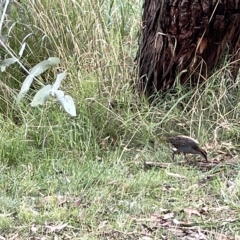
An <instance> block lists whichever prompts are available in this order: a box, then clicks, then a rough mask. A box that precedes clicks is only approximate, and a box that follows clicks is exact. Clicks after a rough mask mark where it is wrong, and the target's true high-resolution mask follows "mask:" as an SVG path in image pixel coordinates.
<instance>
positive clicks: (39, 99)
mask: <svg viewBox="0 0 240 240" xmlns="http://www.w3.org/2000/svg"><path fill="white" fill-rule="evenodd" d="M51 88H52V86H51V85H50V84H49V85H46V86H44V87H43V88H41V89H40V90H39V91H38V92H37V93H36V95H35V96H34V98H33V100H32V102H31V106H32V107H36V106H38V105H43V104H45V103H46V101H47V100H48V98H49V95H50V92H51Z"/></svg>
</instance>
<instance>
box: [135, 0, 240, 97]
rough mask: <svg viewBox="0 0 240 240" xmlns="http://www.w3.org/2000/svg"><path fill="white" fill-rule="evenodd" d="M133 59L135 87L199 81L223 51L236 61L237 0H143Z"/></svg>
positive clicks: (239, 45)
mask: <svg viewBox="0 0 240 240" xmlns="http://www.w3.org/2000/svg"><path fill="white" fill-rule="evenodd" d="M143 8H144V11H143V16H142V24H143V25H142V33H141V36H140V38H141V41H140V44H139V50H138V53H137V57H136V59H137V63H138V67H139V82H140V89H141V91H142V92H143V93H145V94H147V95H148V96H149V95H151V94H152V93H153V92H154V91H155V90H157V91H165V90H167V89H169V88H171V87H172V86H173V84H174V81H175V80H176V79H179V81H180V83H181V84H185V83H189V82H191V83H192V82H193V83H196V82H199V81H200V82H202V81H204V80H206V79H207V77H208V76H209V74H210V72H211V71H212V70H213V68H214V67H216V66H217V64H218V63H219V61H220V60H221V59H222V57H223V55H224V54H226V52H227V54H228V56H229V57H230V58H231V59H230V60H231V61H232V64H231V65H230V67H231V73H232V76H233V78H236V76H237V73H238V69H239V66H240V61H239V59H240V0H218V1H217V0H145V2H144V5H143Z"/></svg>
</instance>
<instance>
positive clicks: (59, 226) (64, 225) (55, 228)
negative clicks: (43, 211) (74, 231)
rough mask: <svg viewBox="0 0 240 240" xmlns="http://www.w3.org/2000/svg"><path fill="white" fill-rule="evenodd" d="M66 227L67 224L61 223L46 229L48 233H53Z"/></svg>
mask: <svg viewBox="0 0 240 240" xmlns="http://www.w3.org/2000/svg"><path fill="white" fill-rule="evenodd" d="M67 225H68V223H63V224H62V223H61V224H58V225H54V226H49V225H46V228H48V229H50V232H55V231H60V230H62V229H64V228H65V227H66V226H67Z"/></svg>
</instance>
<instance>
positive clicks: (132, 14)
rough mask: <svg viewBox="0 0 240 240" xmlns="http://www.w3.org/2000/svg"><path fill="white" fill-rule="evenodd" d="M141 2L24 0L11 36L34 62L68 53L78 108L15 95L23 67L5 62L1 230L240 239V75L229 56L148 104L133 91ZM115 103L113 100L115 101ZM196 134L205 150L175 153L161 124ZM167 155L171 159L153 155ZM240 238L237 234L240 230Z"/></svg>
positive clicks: (29, 63)
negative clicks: (72, 113)
mask: <svg viewBox="0 0 240 240" xmlns="http://www.w3.org/2000/svg"><path fill="white" fill-rule="evenodd" d="M141 5H142V2H141V1H139V2H136V1H131V0H122V1H120V0H115V1H114V0H111V1H106V0H102V1H99V2H97V4H95V3H94V4H93V2H92V1H89V0H83V1H69V2H68V1H63V0H59V1H56V0H50V1H38V3H36V2H35V3H34V1H21V3H19V4H18V5H16V6H15V7H14V8H13V10H12V13H11V15H10V16H11V21H10V23H13V24H14V25H13V27H12V28H11V32H10V36H11V38H10V39H9V46H10V47H11V48H12V49H13V51H14V52H18V50H19V48H20V43H21V42H22V41H23V39H24V38H26V42H27V44H28V46H27V48H26V50H25V53H24V56H23V59H22V62H23V63H24V65H25V66H26V67H27V68H31V67H33V66H34V65H36V64H37V63H38V62H40V61H42V60H44V59H47V58H48V57H53V56H57V57H59V58H60V59H61V64H60V67H56V68H52V69H51V70H49V71H48V72H47V73H45V74H43V75H42V77H41V78H39V79H40V81H42V82H43V83H51V82H52V79H53V77H54V76H55V75H56V74H57V73H58V71H60V70H59V69H64V70H67V72H68V77H67V80H66V81H65V82H64V84H63V86H62V88H63V89H64V90H65V91H66V92H68V93H69V94H71V95H72V96H73V98H74V100H75V103H76V107H77V113H78V115H77V117H76V118H71V117H69V116H68V115H67V114H66V113H64V112H63V110H62V109H61V108H60V107H59V105H58V104H57V103H55V102H54V101H53V100H50V101H49V102H47V104H46V105H45V106H44V107H42V108H31V107H30V106H29V102H30V99H32V97H33V94H34V93H35V91H36V90H37V89H39V86H38V85H37V84H35V85H34V86H33V87H32V89H31V92H30V95H29V98H28V99H26V100H24V101H23V102H22V103H21V105H16V104H15V103H14V97H15V96H16V93H17V91H18V90H19V88H20V87H21V83H22V81H23V80H24V78H25V73H24V72H23V71H22V70H21V69H20V67H19V66H17V65H14V66H10V67H9V68H8V69H7V72H6V73H1V74H2V80H1V99H0V110H1V117H0V128H1V138H0V143H1V150H0V156H1V162H0V193H1V194H0V229H1V231H0V236H1V238H2V239H31V238H32V239H53V238H54V239H55V238H56V239H70V238H71V239H181V238H182V239H184V237H185V239H186V237H187V236H188V237H192V238H193V239H200V238H201V237H202V239H203V237H205V239H224V237H225V238H227V237H228V239H234V237H237V236H238V235H240V233H239V229H240V226H239V217H240V216H239V209H240V205H239V186H240V176H239V169H240V165H239V161H238V159H239V138H240V134H239V132H240V131H239V130H240V125H239V121H238V118H239V99H240V95H239V91H238V87H239V78H238V79H237V80H236V82H235V83H234V84H232V83H231V81H230V77H229V75H228V72H227V70H226V68H225V67H226V66H227V64H228V63H227V62H225V63H224V65H223V67H222V69H220V70H218V71H216V72H215V73H214V75H213V76H212V77H211V78H209V79H208V81H206V82H205V83H204V84H203V85H201V86H199V87H198V88H195V89H192V90H190V91H189V90H186V89H185V88H184V87H181V86H176V89H177V91H176V93H175V94H167V95H166V97H165V99H164V101H158V102H156V103H155V104H152V105H149V104H148V103H147V102H146V100H145V99H142V98H140V97H139V96H138V95H137V94H135V93H133V92H132V88H131V86H130V81H131V80H133V79H135V72H134V70H133V60H134V57H135V54H136V51H137V47H138V45H137V44H138V43H137V31H138V29H139V27H140V19H141ZM113 103H114V106H113V107H112V106H111V105H113ZM166 133H181V134H186V135H191V136H194V137H196V138H197V139H198V140H199V142H200V143H201V145H202V146H203V148H205V149H206V150H207V151H208V155H209V159H210V163H204V162H203V161H202V159H201V158H200V157H198V156H196V157H195V156H194V157H189V158H190V159H189V161H188V162H186V161H183V157H182V156H177V157H176V160H175V161H173V160H172V159H171V151H170V149H169V147H168V145H167V144H166V143H164V141H162V140H161V136H162V135H164V134H166ZM149 161H151V162H157V163H160V164H162V167H161V168H158V167H147V166H146V165H145V164H144V163H145V162H149ZM236 239H237V238H236Z"/></svg>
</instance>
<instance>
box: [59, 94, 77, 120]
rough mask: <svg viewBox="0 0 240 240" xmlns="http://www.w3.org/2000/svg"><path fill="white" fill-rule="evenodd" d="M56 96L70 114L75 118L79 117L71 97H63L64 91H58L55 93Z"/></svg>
mask: <svg viewBox="0 0 240 240" xmlns="http://www.w3.org/2000/svg"><path fill="white" fill-rule="evenodd" d="M55 96H56V98H57V100H58V101H59V103H60V104H61V105H62V106H63V108H64V109H65V111H66V112H67V113H69V114H70V115H71V116H73V117H75V116H76V115H77V114H76V107H75V104H74V101H73V99H72V97H71V96H69V95H65V96H64V95H63V96H62V91H60V90H57V91H56V92H55Z"/></svg>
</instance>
